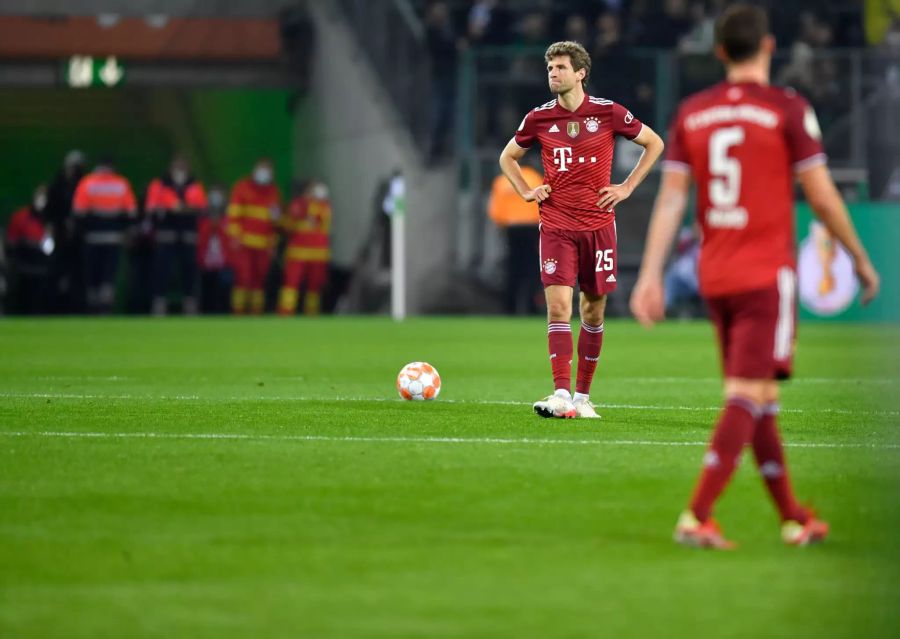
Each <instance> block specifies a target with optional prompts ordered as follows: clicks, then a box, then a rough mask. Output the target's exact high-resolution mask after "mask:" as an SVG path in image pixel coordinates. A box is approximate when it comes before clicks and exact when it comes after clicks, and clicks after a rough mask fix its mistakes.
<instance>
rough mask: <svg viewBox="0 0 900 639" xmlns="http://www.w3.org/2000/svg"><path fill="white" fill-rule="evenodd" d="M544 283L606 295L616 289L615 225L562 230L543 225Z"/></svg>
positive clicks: (542, 270)
mask: <svg viewBox="0 0 900 639" xmlns="http://www.w3.org/2000/svg"><path fill="white" fill-rule="evenodd" d="M540 259H541V282H542V283H543V284H544V286H545V287H547V286H551V285H553V284H560V285H562V286H571V287H573V288H574V287H575V283H576V282H578V286H579V288H581V290H582V291H583V292H585V293H589V294H593V295H606V294H607V293H612V292H613V291H614V290H616V277H617V274H618V253H617V251H616V225H615V224H610V225H609V226H606V227H604V228H602V229H600V230H599V231H560V230H557V229H544V228H541V257H540Z"/></svg>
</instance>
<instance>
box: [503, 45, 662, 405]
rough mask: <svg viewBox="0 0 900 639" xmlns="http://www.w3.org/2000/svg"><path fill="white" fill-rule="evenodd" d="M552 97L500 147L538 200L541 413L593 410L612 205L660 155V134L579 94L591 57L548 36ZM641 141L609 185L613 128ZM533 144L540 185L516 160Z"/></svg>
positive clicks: (508, 170) (612, 280) (611, 286)
mask: <svg viewBox="0 0 900 639" xmlns="http://www.w3.org/2000/svg"><path fill="white" fill-rule="evenodd" d="M544 59H545V60H546V62H547V79H548V81H549V84H550V92H551V93H553V94H554V95H556V96H557V97H556V99H554V100H551V101H550V102H547V103H546V104H544V105H542V106H539V107H537V108H535V109H533V110H531V111H529V112H528V114H526V115H525V117H524V119H523V120H522V123H521V124H520V125H519V130H518V131H516V134H515V136H514V137H513V138H512V139H511V140H510V141H509V143H508V144H507V145H506V148H505V149H503V153H501V154H500V168H501V169H502V170H503V173H504V174H505V175H506V177H507V178H508V179H509V181H510V182H511V183H512V185H513V187H514V188H515V189H516V192H517V193H518V194H519V195H521V196H522V197H523V198H524V199H525V200H526V201H528V202H532V201H537V202H538V204H539V206H540V216H541V222H540V229H541V230H540V269H541V281H542V283H543V285H544V294H545V296H546V299H547V319H548V324H549V327H548V343H549V349H550V365H551V369H552V373H553V382H554V384H555V389H556V391H555V392H554V394H553V395H550V396H549V397H547V398H545V399H543V400H541V401H539V402H536V403H535V404H534V411H535V412H536V413H537V414H538V415H541V416H542V417H576V416H577V417H592V418H596V417H599V415H598V414H597V412H596V410H595V409H594V407H593V405H592V404H591V402H590V400H589V391H590V386H591V380H592V379H593V376H594V370H595V369H596V367H597V360H598V359H599V358H600V348H601V346H602V344H603V313H604V310H605V307H606V296H607V294H609V293H611V292H612V291H614V290H615V288H616V273H617V251H616V225H615V206H616V204H618V203H619V202H621V201H622V200H625V199H626V198H628V196H630V195H631V193H632V192H633V191H634V189H635V188H637V186H638V185H639V184H640V183H641V182H642V181H643V180H644V178H645V177H646V176H647V173H648V172H649V171H650V168H651V167H652V166H653V164H654V163H655V162H656V160H657V159H658V158H659V156H660V155H661V154H662V151H663V148H664V145H663V141H662V139H661V138H660V137H659V136H658V135H657V134H656V133H655V132H654V131H653V130H652V129H651V128H650V127H648V126H646V125H643V124H641V122H640V121H639V120H638V119H637V118H636V117H634V116H633V115H632V114H631V112H630V111H628V110H627V109H626V108H625V107H623V106H621V105H619V104H616V103H615V102H612V101H611V100H605V99H603V98H596V97H592V96H589V95H587V94H586V93H585V90H584V87H585V85H586V83H587V79H588V76H589V75H590V72H591V58H590V56H589V55H588V53H587V51H585V49H584V47H582V46H581V45H580V44H578V43H577V42H557V43H555V44H552V45H550V47H549V48H548V49H547V52H546V53H545V54H544ZM616 135H620V136H624V137H626V138H628V139H629V140H632V141H634V142H636V143H637V144H640V145H641V146H643V147H644V152H643V153H642V154H641V157H640V160H639V161H638V163H637V165H636V166H635V167H634V170H633V171H632V172H631V174H630V175H629V176H628V178H627V179H626V180H625V181H624V182H622V183H621V184H611V183H610V173H611V170H612V158H613V148H614V146H615V136H616ZM535 142H538V143H539V144H540V145H541V149H542V153H541V157H542V159H543V163H544V183H543V184H541V185H540V186H538V187H537V188H534V189H532V188H531V187H529V186H528V184H527V183H526V181H525V178H524V177H523V176H522V169H521V167H520V166H519V160H520V159H521V158H522V157H523V156H524V155H525V153H526V151H527V150H528V149H529V148H530V147H531V146H532V145H533V144H534V143H535ZM576 282H577V283H578V285H579V287H580V289H581V295H580V311H581V332H580V334H579V336H578V367H577V376H576V382H575V396H574V398H573V397H572V395H571V394H570V392H571V381H572V350H573V349H572V328H571V326H570V324H569V322H570V321H571V318H572V291H573V289H574V287H575V283H576Z"/></svg>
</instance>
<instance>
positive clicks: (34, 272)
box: [6, 184, 54, 315]
mask: <svg viewBox="0 0 900 639" xmlns="http://www.w3.org/2000/svg"><path fill="white" fill-rule="evenodd" d="M46 213H47V186H46V185H44V184H41V185H40V186H39V187H37V188H36V189H35V190H34V196H33V198H32V201H31V204H30V205H29V206H25V207H22V208H21V209H19V210H18V211H16V212H15V213H14V214H13V216H12V217H11V218H10V220H9V227H8V228H7V231H6V251H7V258H8V261H9V281H10V296H9V297H10V299H9V304H8V305H7V311H8V312H10V313H16V314H19V315H40V314H44V313H46V312H47V308H48V304H47V302H48V296H47V293H48V289H47V284H48V276H49V274H50V255H51V254H52V253H53V249H54V246H53V238H52V236H51V235H50V232H49V226H48V225H47V224H46Z"/></svg>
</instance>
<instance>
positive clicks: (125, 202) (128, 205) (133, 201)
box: [122, 180, 137, 215]
mask: <svg viewBox="0 0 900 639" xmlns="http://www.w3.org/2000/svg"><path fill="white" fill-rule="evenodd" d="M123 182H124V183H125V193H124V194H123V195H122V207H123V208H124V209H125V212H126V213H128V214H129V215H134V214H136V213H137V198H136V197H134V191H133V190H132V188H131V183H130V182H129V181H128V180H123Z"/></svg>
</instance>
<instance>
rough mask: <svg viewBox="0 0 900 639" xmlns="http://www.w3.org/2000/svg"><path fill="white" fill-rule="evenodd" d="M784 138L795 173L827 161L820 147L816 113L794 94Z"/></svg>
mask: <svg viewBox="0 0 900 639" xmlns="http://www.w3.org/2000/svg"><path fill="white" fill-rule="evenodd" d="M785 136H786V137H787V144H788V152H789V154H790V157H791V164H792V165H793V168H794V171H795V172H798V173H799V172H800V171H805V170H806V169H811V168H812V167H814V166H820V165H822V164H825V163H826V162H827V161H828V157H827V156H826V155H825V150H824V148H823V147H822V131H821V129H820V128H819V120H818V119H817V118H816V112H815V111H813V108H812V106H811V105H810V104H809V102H807V101H806V100H805V99H803V98H802V97H800V96H799V95H796V94H795V95H794V96H793V99H791V101H790V102H789V103H788V109H787V117H786V119H785Z"/></svg>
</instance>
